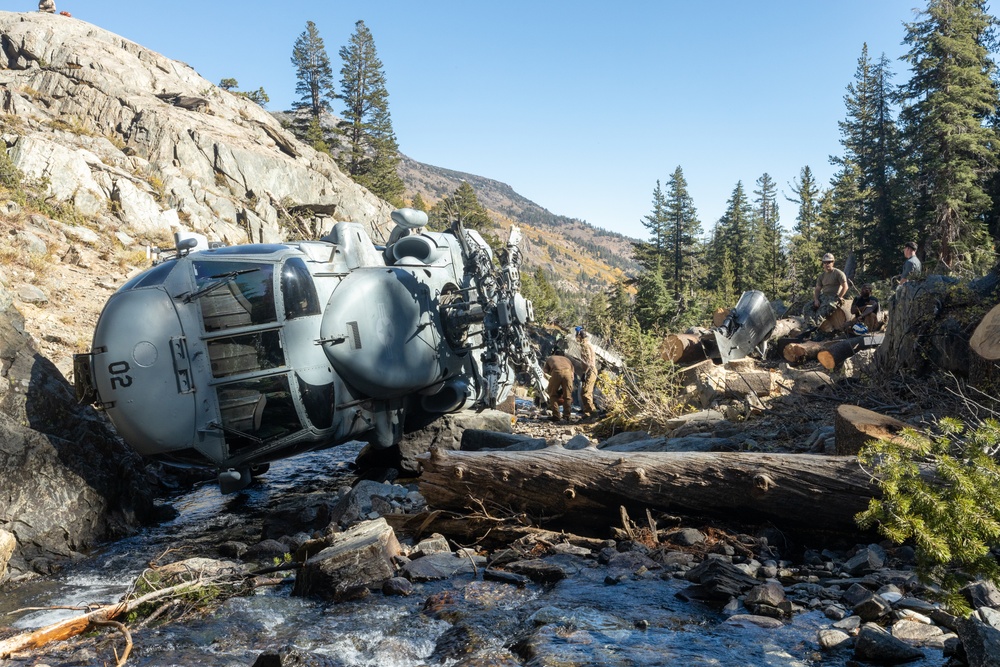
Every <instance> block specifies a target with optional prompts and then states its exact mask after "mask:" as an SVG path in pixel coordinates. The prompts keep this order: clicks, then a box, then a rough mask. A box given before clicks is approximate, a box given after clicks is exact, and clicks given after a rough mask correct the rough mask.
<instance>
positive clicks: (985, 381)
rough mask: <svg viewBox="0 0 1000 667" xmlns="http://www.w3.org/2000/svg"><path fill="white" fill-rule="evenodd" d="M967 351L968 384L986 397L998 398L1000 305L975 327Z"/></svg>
mask: <svg viewBox="0 0 1000 667" xmlns="http://www.w3.org/2000/svg"><path fill="white" fill-rule="evenodd" d="M969 349H970V351H971V352H972V354H971V358H970V359H969V384H971V385H972V386H973V387H975V388H976V389H979V390H980V391H981V392H983V393H984V394H986V395H988V396H992V397H994V398H996V397H997V396H1000V305H998V306H995V307H994V308H993V309H992V310H991V311H990V312H988V313H986V315H985V316H984V317H983V319H982V321H981V322H980V323H979V325H978V326H976V330H975V331H973V332H972V338H970V339H969Z"/></svg>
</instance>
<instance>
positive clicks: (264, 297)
mask: <svg viewBox="0 0 1000 667" xmlns="http://www.w3.org/2000/svg"><path fill="white" fill-rule="evenodd" d="M193 264H194V274H195V291H194V292H193V295H196V297H197V300H198V303H199V304H201V314H202V319H203V320H204V322H205V331H222V330H225V329H232V328H235V327H246V326H251V325H255V324H269V323H272V322H276V321H277V319H278V318H277V315H276V312H275V308H274V280H273V271H274V266H273V265H272V264H264V263H257V262H218V261H212V262H208V261H197V262H194V263H193Z"/></svg>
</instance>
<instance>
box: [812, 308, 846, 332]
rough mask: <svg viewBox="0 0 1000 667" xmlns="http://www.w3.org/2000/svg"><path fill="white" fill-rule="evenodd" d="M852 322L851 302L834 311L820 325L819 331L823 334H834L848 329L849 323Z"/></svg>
mask: <svg viewBox="0 0 1000 667" xmlns="http://www.w3.org/2000/svg"><path fill="white" fill-rule="evenodd" d="M850 320H851V301H845V302H844V303H843V305H841V306H840V308H836V309H834V311H833V312H831V313H830V314H829V315H827V316H826V319H825V320H823V323H822V324H820V325H819V330H820V331H822V332H823V333H833V332H836V331H843V330H844V329H845V328H847V323H848V322H849V321H850Z"/></svg>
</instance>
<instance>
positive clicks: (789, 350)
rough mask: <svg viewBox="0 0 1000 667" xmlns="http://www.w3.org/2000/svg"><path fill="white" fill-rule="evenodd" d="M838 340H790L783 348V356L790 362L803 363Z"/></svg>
mask: <svg viewBox="0 0 1000 667" xmlns="http://www.w3.org/2000/svg"><path fill="white" fill-rule="evenodd" d="M835 342H837V341H829V340H828V341H823V342H817V341H813V340H804V341H802V342H797V343H796V342H790V343H788V344H787V345H785V346H784V348H783V349H782V350H781V356H783V357H784V358H785V361H787V362H788V363H790V364H801V363H802V362H804V361H810V360H811V359H815V358H816V356H817V355H818V354H819V353H820V352H822V351H823V350H825V349H826V348H828V347H829V346H830V345H832V344H833V343H835Z"/></svg>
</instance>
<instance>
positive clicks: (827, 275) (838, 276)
mask: <svg viewBox="0 0 1000 667" xmlns="http://www.w3.org/2000/svg"><path fill="white" fill-rule="evenodd" d="M820 261H821V262H822V263H823V273H821V274H819V277H818V278H817V279H816V287H815V289H813V302H812V307H811V308H806V309H805V311H806V312H804V313H802V314H803V315H805V316H806V320H807V321H808V323H809V325H810V326H812V327H818V326H819V325H821V324H823V321H824V320H825V319H826V318H827V317H829V316H830V313H832V312H833V311H835V310H836V309H837V308H840V307H841V306H842V305H843V304H844V295H845V294H847V276H846V275H844V272H843V271H841V270H840V269H835V268H833V262H834V258H833V253H829V252H828V253H826V254H825V255H823V257H822V258H821V259H820Z"/></svg>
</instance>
